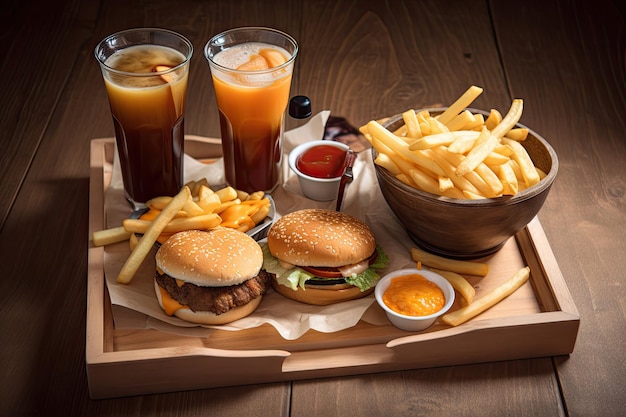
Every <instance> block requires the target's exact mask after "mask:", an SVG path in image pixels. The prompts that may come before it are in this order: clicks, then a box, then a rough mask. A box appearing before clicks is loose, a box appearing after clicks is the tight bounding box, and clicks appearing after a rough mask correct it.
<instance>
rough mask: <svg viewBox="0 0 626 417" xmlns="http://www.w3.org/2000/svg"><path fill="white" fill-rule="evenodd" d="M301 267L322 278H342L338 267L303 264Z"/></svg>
mask: <svg viewBox="0 0 626 417" xmlns="http://www.w3.org/2000/svg"><path fill="white" fill-rule="evenodd" d="M300 268H302V269H304V270H305V271H307V272H310V273H311V274H313V275H315V276H316V277H320V278H342V275H341V272H339V270H338V269H337V268H331V267H325V266H301V267H300Z"/></svg>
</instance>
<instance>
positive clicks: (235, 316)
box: [154, 280, 263, 325]
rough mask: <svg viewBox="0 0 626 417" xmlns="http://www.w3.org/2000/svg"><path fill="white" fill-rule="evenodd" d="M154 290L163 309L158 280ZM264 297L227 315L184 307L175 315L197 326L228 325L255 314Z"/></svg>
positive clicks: (232, 310)
mask: <svg viewBox="0 0 626 417" xmlns="http://www.w3.org/2000/svg"><path fill="white" fill-rule="evenodd" d="M154 290H155V292H156V296H157V300H158V301H159V305H160V306H161V308H163V300H162V298H161V290H160V289H159V284H157V282H156V280H155V281H154ZM262 298H263V296H259V297H257V298H254V299H252V300H250V302H249V303H247V304H245V305H242V306H239V307H235V308H231V309H230V310H228V311H227V312H226V313H222V314H219V315H218V314H215V313H211V312H210V311H193V310H191V309H190V308H187V307H184V308H181V309H180V310H177V311H176V312H175V313H174V316H176V317H178V318H179V319H181V320H185V321H188V322H190V323H196V324H214V325H219V324H227V323H231V322H233V321H235V320H239V319H242V318H244V317H247V316H249V315H250V314H252V313H254V311H255V310H256V309H257V307H258V306H259V304H261V299H262Z"/></svg>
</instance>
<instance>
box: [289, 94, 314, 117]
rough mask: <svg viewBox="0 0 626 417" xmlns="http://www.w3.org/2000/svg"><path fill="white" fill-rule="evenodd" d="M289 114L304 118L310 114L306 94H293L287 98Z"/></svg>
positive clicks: (309, 104)
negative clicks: (289, 98)
mask: <svg viewBox="0 0 626 417" xmlns="http://www.w3.org/2000/svg"><path fill="white" fill-rule="evenodd" d="M289 116H291V117H293V118H294V119H306V118H307V117H310V116H311V100H310V99H309V98H308V97H307V96H293V97H292V98H291V100H289Z"/></svg>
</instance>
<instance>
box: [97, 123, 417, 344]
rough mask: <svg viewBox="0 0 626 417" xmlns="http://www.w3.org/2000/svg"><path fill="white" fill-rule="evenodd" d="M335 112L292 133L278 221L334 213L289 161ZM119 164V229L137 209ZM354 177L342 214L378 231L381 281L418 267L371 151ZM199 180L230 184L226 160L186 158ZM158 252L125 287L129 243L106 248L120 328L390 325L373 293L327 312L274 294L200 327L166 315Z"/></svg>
mask: <svg viewBox="0 0 626 417" xmlns="http://www.w3.org/2000/svg"><path fill="white" fill-rule="evenodd" d="M329 115H330V112H329V111H324V112H321V113H319V114H317V115H315V116H314V117H312V118H311V119H310V121H309V122H308V123H307V124H305V125H303V126H301V127H299V128H297V129H293V130H291V131H288V132H286V133H285V136H284V143H283V148H284V149H283V152H284V158H283V161H284V163H283V179H282V184H281V186H279V187H278V188H277V189H276V190H275V191H274V192H273V193H272V197H273V199H274V202H275V205H276V213H277V216H276V218H279V217H280V216H282V215H284V214H287V213H290V212H292V211H295V210H299V209H303V208H327V209H331V210H334V208H335V201H329V202H317V201H313V200H309V199H307V198H305V197H304V196H303V195H302V193H301V191H300V186H299V184H298V179H297V177H296V176H295V174H294V173H293V172H291V171H290V169H289V167H288V165H287V163H286V160H287V154H288V153H289V151H290V150H291V149H293V148H294V147H295V146H296V145H298V144H300V143H302V142H305V141H309V140H315V139H319V138H322V137H323V134H324V126H325V124H326V121H327V120H328V117H329ZM117 164H118V162H117V161H115V162H114V167H113V174H112V179H111V184H110V186H109V188H108V190H107V193H106V195H105V216H106V224H107V227H115V226H119V225H120V224H121V222H122V220H123V219H125V218H127V217H128V216H129V215H130V213H131V210H130V206H129V205H128V203H127V202H126V200H125V198H124V192H123V186H122V181H121V175H120V171H119V168H118V167H117V166H116V165H117ZM353 172H354V181H353V182H352V183H351V184H349V185H348V187H347V189H346V194H345V197H344V203H343V206H342V211H344V212H346V213H349V214H351V215H353V216H355V217H358V218H360V219H362V220H363V221H365V222H366V223H367V224H368V225H369V226H370V228H371V229H372V231H373V232H374V235H375V236H376V240H377V243H378V244H379V245H380V246H381V247H382V248H383V249H384V251H385V252H386V253H387V255H388V256H389V259H390V263H389V266H388V267H387V268H386V269H385V270H382V271H380V273H381V276H382V275H383V274H384V273H385V271H392V270H395V269H398V268H406V267H414V266H415V264H414V262H413V261H412V260H411V258H410V248H411V247H412V246H414V245H413V244H412V242H411V240H410V238H409V237H408V235H407V234H406V232H405V230H404V228H403V227H402V225H401V224H400V223H399V222H398V221H397V220H396V218H395V217H394V215H393V213H392V212H391V210H390V209H389V207H388V206H387V203H386V202H385V200H384V198H383V196H382V194H381V192H380V189H379V187H378V182H377V179H376V174H375V170H374V165H373V162H372V157H371V152H370V151H369V150H366V151H363V152H361V153H359V154H358V157H357V159H356V162H355V164H354V168H353ZM200 178H207V179H208V180H209V183H211V184H223V183H224V182H225V181H224V177H223V165H222V161H221V160H219V161H217V162H216V163H213V164H208V165H207V164H202V163H199V162H198V161H195V160H194V159H193V158H190V157H189V156H186V159H185V181H186V182H187V181H190V180H197V179H200ZM155 252H156V249H153V251H152V253H151V254H150V255H149V256H148V257H147V258H146V260H145V262H144V263H143V265H142V266H141V268H140V270H139V271H138V272H137V275H136V276H135V277H134V279H133V280H132V282H131V283H130V284H128V285H124V284H118V283H117V282H116V281H115V279H116V277H117V275H118V272H119V270H120V269H121V267H122V265H123V264H124V261H125V260H126V258H127V256H128V253H129V249H128V243H127V242H122V243H119V244H115V245H109V246H107V247H106V248H105V257H104V265H105V276H106V282H107V288H108V290H109V294H110V297H111V303H112V306H113V319H114V323H115V326H116V328H120V329H122V328H127V329H128V328H132V329H156V330H159V331H163V332H169V333H176V334H180V335H187V336H196V337H209V336H210V334H211V332H212V331H213V329H215V328H219V329H222V330H232V331H237V330H241V329H247V328H254V327H258V326H261V325H263V324H269V325H271V326H273V327H274V328H275V329H276V330H277V331H278V332H279V333H280V335H281V336H282V337H283V338H285V339H288V340H293V339H297V338H299V337H300V336H302V335H303V334H304V333H306V332H307V331H308V330H310V329H313V330H317V331H319V332H324V333H332V332H336V331H339V330H343V329H346V328H349V327H352V326H354V325H356V323H357V322H358V321H359V320H365V321H367V322H369V323H372V324H386V323H388V322H387V319H386V317H385V315H384V313H383V312H382V310H381V309H380V308H379V307H378V305H377V304H376V302H375V300H374V295H373V294H371V295H369V296H367V297H365V298H363V299H360V300H353V301H348V302H344V303H339V304H334V305H330V306H322V307H320V306H310V305H306V304H302V303H298V302H296V301H292V300H289V299H287V298H285V297H283V296H281V295H280V294H278V293H276V292H274V291H273V290H272V289H270V290H269V291H268V293H267V294H266V295H265V296H264V298H263V301H262V302H261V305H260V306H259V308H258V309H257V310H256V311H255V312H254V313H253V314H251V315H250V316H248V317H245V318H243V319H240V320H237V321H235V322H233V323H230V324H227V325H222V326H199V325H195V324H193V323H188V322H185V321H183V320H180V319H178V318H176V317H169V316H167V315H166V314H165V313H164V312H163V310H162V309H161V308H160V307H159V304H158V302H157V300H156V296H155V293H154V284H153V281H154V273H155V263H154V254H155Z"/></svg>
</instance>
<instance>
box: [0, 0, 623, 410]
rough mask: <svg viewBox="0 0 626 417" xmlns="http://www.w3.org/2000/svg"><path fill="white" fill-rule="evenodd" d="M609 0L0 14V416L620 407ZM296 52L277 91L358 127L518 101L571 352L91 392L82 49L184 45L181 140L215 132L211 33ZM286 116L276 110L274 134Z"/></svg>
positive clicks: (145, 7)
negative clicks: (176, 35) (129, 35)
mask: <svg viewBox="0 0 626 417" xmlns="http://www.w3.org/2000/svg"><path fill="white" fill-rule="evenodd" d="M619 4H621V2H618V1H617V0H597V1H594V2H583V1H574V2H563V1H554V0H531V1H524V2H522V1H517V2H513V1H485V0H463V1H461V0H459V1H436V0H432V1H409V0H407V1H394V0H389V1H375V0H372V1H358V0H353V1H347V0H346V1H344V0H309V1H306V2H299V1H290V0H277V1H273V2H269V1H263V0H240V1H231V0H214V1H197V0H178V1H175V2H174V1H171V0H170V1H163V0H154V1H150V2H144V1H135V0H124V1H122V0H112V1H102V0H100V1H99V0H84V1H83V0H81V1H79V0H57V1H54V2H42V1H39V2H37V1H34V2H33V1H30V2H29V1H25V2H11V4H9V5H4V6H3V11H2V13H1V14H0V24H1V27H2V29H1V36H0V39H1V40H2V46H3V54H2V55H3V56H2V65H0V100H2V105H1V108H0V128H1V131H2V134H1V136H0V141H1V143H2V147H1V150H0V178H1V180H0V272H1V278H0V335H1V336H0V338H1V340H2V341H1V342H0V378H1V379H0V387H1V389H0V415H3V416H5V415H6V416H13V415H15V416H21V415H28V416H34V415H69V416H91V415H94V416H95V415H103V416H109V415H115V416H157V415H158V416H215V415H220V416H241V415H255V416H310V415H320V416H333V415H359V416H379V415H385V416H406V415H424V416H448V415H480V416H502V415H516V416H561V415H572V416H594V415H597V416H617V415H623V413H624V409H626V395H625V393H626V349H625V345H626V307H625V305H626V304H625V302H624V300H625V299H626V285H625V284H626V279H625V275H624V274H625V271H626V256H625V255H624V249H625V247H626V245H625V243H626V239H625V238H624V230H626V197H625V191H626V175H625V174H626V171H625V170H624V162H625V161H626V139H625V132H626V68H625V65H626V63H625V62H626V61H625V59H626V24H625V14H624V9H623V6H620V5H619ZM252 25H259V26H271V27H274V28H277V29H280V30H283V31H285V32H288V33H290V34H291V35H293V36H294V37H295V38H296V39H297V40H298V42H299V44H300V48H301V50H300V55H299V57H298V59H297V65H296V69H295V73H294V74H295V75H294V79H293V85H292V94H294V95H295V94H304V95H307V96H309V97H310V98H311V100H312V103H313V111H314V112H317V111H320V110H323V109H331V110H332V112H333V114H335V115H341V116H343V117H346V118H347V119H348V120H349V121H350V122H352V123H353V124H354V125H356V126H358V125H361V124H363V123H365V122H367V121H368V120H371V119H373V118H379V117H382V116H388V115H392V114H395V113H399V112H401V111H404V110H406V109H408V108H419V107H424V106H429V105H433V104H447V103H450V102H452V100H454V99H455V98H456V97H458V95H459V94H460V93H461V92H463V91H464V90H465V89H466V88H467V87H468V86H469V85H472V84H476V85H480V86H481V87H483V88H484V90H485V92H484V93H483V95H482V96H481V97H480V98H479V100H478V101H477V102H476V106H477V107H481V106H483V107H495V108H499V109H507V108H508V106H509V104H510V102H511V100H512V99H513V98H517V97H520V98H523V99H524V102H525V109H524V115H523V119H522V122H523V123H524V124H526V125H528V126H530V127H532V128H533V129H534V130H536V131H537V132H540V133H541V134H542V135H543V136H544V137H545V138H546V139H548V140H549V141H550V143H551V144H552V145H553V147H554V148H555V149H556V152H557V153H558V156H559V160H560V171H559V175H558V178H557V181H556V183H555V184H554V186H553V188H552V191H551V194H550V196H549V198H548V200H547V202H546V204H545V206H544V207H543V209H542V211H541V213H540V214H539V218H540V221H541V223H542V225H543V228H544V230H545V232H546V235H547V237H548V240H549V242H550V244H551V247H552V250H553V252H554V255H555V257H556V259H557V261H558V263H559V265H560V268H561V271H562V273H563V276H564V278H565V280H566V282H567V285H568V287H569V289H570V291H571V293H572V297H573V299H574V301H575V303H576V306H577V308H578V310H579V313H580V316H581V321H580V330H579V334H578V340H577V342H576V346H575V348H574V351H573V353H572V354H571V355H569V356H560V357H547V358H536V359H523V360H514V361H504V362H492V363H481V364H473V365H465V366H452V367H442V368H433V369H421V370H408V371H402V372H389V373H379V374H368V375H362V376H348V377H336V378H327V379H318V380H304V381H294V382H281V383H268V384H261V385H252V386H241V387H234V388H218V389H210V390H198V391H187V392H176V393H168V394H159V395H145V396H136V397H128V398H120V399H109V400H92V399H90V397H89V392H88V387H87V376H86V371H85V325H86V322H85V314H86V297H87V296H86V288H87V276H88V272H87V249H88V239H89V236H88V198H89V176H90V170H89V146H90V140H91V139H93V138H100V137H112V136H113V134H114V132H113V125H112V122H111V118H110V114H109V108H108V101H107V98H106V93H105V90H104V86H103V83H102V79H101V75H100V71H99V68H98V65H97V63H96V61H95V59H94V57H93V48H94V47H95V45H96V44H97V42H98V41H99V40H100V39H102V38H103V37H104V36H106V35H108V34H110V33H112V32H115V31H118V30H121V29H125V28H130V27H141V26H144V27H165V28H169V29H172V30H175V31H177V32H180V33H182V34H184V35H185V36H187V37H188V38H189V39H190V40H191V41H192V42H193V45H194V48H195V53H194V58H193V59H192V62H191V73H190V88H189V94H188V105H187V106H188V111H187V117H186V123H185V124H186V126H185V127H186V132H187V133H191V134H196V135H201V136H207V137H219V123H218V114H217V108H216V104H215V100H214V97H213V90H212V86H211V80H210V74H209V69H208V67H207V65H206V62H205V60H204V58H203V56H202V48H203V46H204V44H205V42H206V41H207V40H208V39H209V38H210V37H211V36H212V35H214V34H216V33H218V32H220V31H222V30H225V29H228V28H232V27H237V26H252ZM294 125H295V122H294V121H292V120H290V121H288V124H287V128H290V127H293V126H294Z"/></svg>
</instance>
